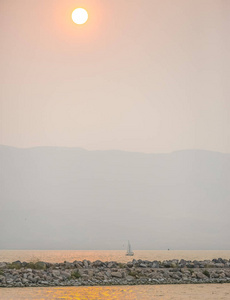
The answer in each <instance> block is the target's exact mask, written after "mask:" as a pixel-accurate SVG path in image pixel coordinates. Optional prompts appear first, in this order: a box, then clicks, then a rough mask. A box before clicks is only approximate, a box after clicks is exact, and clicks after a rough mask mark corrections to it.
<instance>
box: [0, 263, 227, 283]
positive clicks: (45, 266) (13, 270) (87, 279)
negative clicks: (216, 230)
mask: <svg viewBox="0 0 230 300" xmlns="http://www.w3.org/2000/svg"><path fill="white" fill-rule="evenodd" d="M186 283H190V284H191V283H194V284H197V283H230V260H226V259H221V258H218V259H213V260H212V261H211V260H204V261H186V260H183V259H182V260H176V259H175V260H169V261H163V262H160V261H146V260H135V259H133V260H132V261H130V262H128V263H118V262H115V261H110V262H102V261H98V260H97V261H95V262H90V261H88V260H83V261H74V262H72V263H70V262H64V263H45V262H41V261H39V262H36V263H35V262H30V263H27V262H20V261H15V262H13V263H6V262H0V287H44V286H108V285H143V284H149V285H152V284H186Z"/></svg>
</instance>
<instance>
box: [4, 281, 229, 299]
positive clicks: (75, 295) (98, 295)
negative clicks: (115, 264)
mask: <svg viewBox="0 0 230 300" xmlns="http://www.w3.org/2000/svg"><path fill="white" fill-rule="evenodd" d="M0 299H1V300H15V299H17V300H63V299H65V300H191V299H196V300H216V299H222V300H229V299H230V285H229V284H222V285H220V284H208V285H203V284H201V285H159V286H113V287H63V288H61V287H60V288H10V289H9V288H6V289H0Z"/></svg>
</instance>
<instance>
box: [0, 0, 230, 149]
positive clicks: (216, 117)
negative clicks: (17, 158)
mask: <svg viewBox="0 0 230 300" xmlns="http://www.w3.org/2000/svg"><path fill="white" fill-rule="evenodd" d="M77 7H84V8H85V9H87V11H88V13H89V20H88V22H87V23H86V24H85V25H80V26H79V25H76V24H74V23H73V22H72V20H71V13H72V11H73V9H75V8H77ZM0 14H1V19H0V42H1V49H0V55H1V70H0V72H1V73H0V74H1V95H0V109H1V111H0V144H5V145H11V146H18V147H31V146H69V147H73V146H74V147H83V148H86V149H90V150H95V149H101V150H105V149H120V150H128V151H141V152H170V151H174V150H180V149H188V148H197V149H206V150H214V151H221V152H230V87H229V86H230V84H229V79H230V54H229V53H230V47H229V45H230V43H229V32H230V31H229V30H230V21H229V20H230V1H229V0H173V1H172V0H163V1H162V0H144V1H143V0H126V1H124V0H91V1H89V0H84V1H83V0H82V1H78V0H75V1H73V0H69V1H66V0H65V1H64V0H62V1H61V0H39V1H35V0H17V1H15V0H14V1H13V0H0Z"/></svg>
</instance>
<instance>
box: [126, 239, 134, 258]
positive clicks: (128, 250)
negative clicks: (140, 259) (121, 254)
mask: <svg viewBox="0 0 230 300" xmlns="http://www.w3.org/2000/svg"><path fill="white" fill-rule="evenodd" d="M126 255H128V256H133V255H134V253H133V251H132V248H131V244H130V242H129V241H128V248H127V254H126Z"/></svg>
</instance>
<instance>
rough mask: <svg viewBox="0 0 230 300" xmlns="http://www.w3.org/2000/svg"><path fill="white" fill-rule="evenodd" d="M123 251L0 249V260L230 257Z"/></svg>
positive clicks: (219, 253) (221, 253) (229, 256)
mask: <svg viewBox="0 0 230 300" xmlns="http://www.w3.org/2000/svg"><path fill="white" fill-rule="evenodd" d="M125 253H126V252H125V251H118V250H114V251H108V250H104V251H101V250H99V251H79V250H61V251H59V250H44V251H43V250H34V251H32V250H0V261H5V262H12V261H15V260H20V261H26V262H29V261H37V260H41V261H45V262H51V263H52V262H64V261H69V262H73V261H75V260H83V259H87V260H90V261H95V260H101V261H117V262H128V261H130V260H132V259H133V258H135V259H142V260H150V261H153V260H160V261H162V260H168V259H182V258H183V259H186V260H204V259H213V258H219V257H221V258H226V259H230V250H223V251H220V250H210V251H206V250H205V251H203V250H197V251H191V250H187V251H185V250H170V251H166V250H149V251H148V250H145V251H142V250H139V251H138V250H137V251H135V255H134V256H133V257H129V256H126V255H125Z"/></svg>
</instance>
